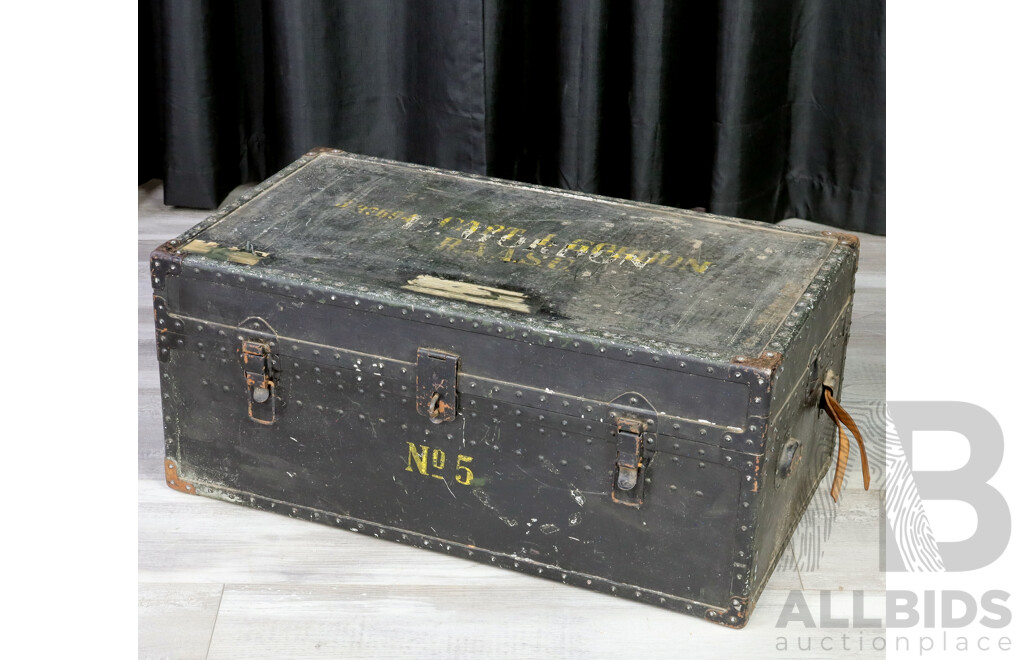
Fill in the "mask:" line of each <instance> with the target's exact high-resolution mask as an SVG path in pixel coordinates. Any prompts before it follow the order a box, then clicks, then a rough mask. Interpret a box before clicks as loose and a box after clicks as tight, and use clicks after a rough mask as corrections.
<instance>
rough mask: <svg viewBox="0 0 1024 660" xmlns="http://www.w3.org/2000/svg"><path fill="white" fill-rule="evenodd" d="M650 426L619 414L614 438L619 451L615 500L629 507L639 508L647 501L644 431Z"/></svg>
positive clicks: (613, 492) (614, 490)
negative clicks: (645, 496) (645, 493)
mask: <svg viewBox="0 0 1024 660" xmlns="http://www.w3.org/2000/svg"><path fill="white" fill-rule="evenodd" d="M646 428H647V426H646V424H644V423H643V422H641V421H640V420H637V419H631V418H629V417H619V418H618V419H617V420H616V431H615V437H616V441H617V445H618V453H617V455H616V459H615V482H614V483H613V484H612V500H613V501H615V502H618V503H619V504H625V505H626V506H632V507H639V506H640V505H641V504H643V501H644V472H645V468H646V463H645V461H644V444H645V442H644V431H645V430H646Z"/></svg>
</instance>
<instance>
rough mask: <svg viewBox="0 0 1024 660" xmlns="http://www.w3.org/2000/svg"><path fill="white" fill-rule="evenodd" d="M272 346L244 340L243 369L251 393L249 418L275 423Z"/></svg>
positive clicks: (275, 406)
mask: <svg viewBox="0 0 1024 660" xmlns="http://www.w3.org/2000/svg"><path fill="white" fill-rule="evenodd" d="M272 368H273V365H272V364H271V357H270V347H269V346H267V345H266V344H264V343H263V342H258V341H243V342H242V370H243V371H244V373H245V385H246V388H247V389H248V393H249V419H251V420H252V421H254V422H258V423H260V424H267V425H270V424H273V423H274V419H275V418H276V415H277V405H276V402H275V399H276V397H275V396H274V380H273V372H272Z"/></svg>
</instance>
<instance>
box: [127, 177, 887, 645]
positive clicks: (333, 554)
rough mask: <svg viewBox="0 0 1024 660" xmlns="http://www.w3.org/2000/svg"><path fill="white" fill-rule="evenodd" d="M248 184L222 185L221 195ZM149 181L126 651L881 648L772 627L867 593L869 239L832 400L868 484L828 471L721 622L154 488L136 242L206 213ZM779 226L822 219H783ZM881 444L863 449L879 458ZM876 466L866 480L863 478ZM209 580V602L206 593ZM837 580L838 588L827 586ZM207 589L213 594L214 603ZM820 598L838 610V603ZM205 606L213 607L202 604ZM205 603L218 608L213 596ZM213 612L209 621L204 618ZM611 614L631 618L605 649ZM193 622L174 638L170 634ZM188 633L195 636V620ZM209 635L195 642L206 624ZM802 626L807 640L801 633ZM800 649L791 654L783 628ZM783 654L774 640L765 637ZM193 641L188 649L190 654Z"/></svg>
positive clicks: (873, 404) (149, 362)
mask: <svg viewBox="0 0 1024 660" xmlns="http://www.w3.org/2000/svg"><path fill="white" fill-rule="evenodd" d="M247 188H248V187H245V186H243V187H241V188H239V189H236V190H235V191H234V192H233V193H232V198H233V197H234V196H237V195H239V194H241V193H242V192H243V191H244V190H246V189H247ZM162 197H163V191H162V188H161V187H160V186H159V184H158V183H156V182H150V183H147V184H145V185H143V186H140V187H139V243H138V250H139V254H138V258H139V265H138V278H139V289H138V299H139V579H140V590H139V649H140V655H141V656H142V657H170V658H179V657H181V658H185V657H204V656H203V654H204V653H205V648H206V646H205V644H206V643H207V641H209V643H210V647H209V649H210V657H211V658H270V657H273V658H278V657H280V658H306V657H314V658H315V657H351V658H360V657H398V656H401V657H417V658H419V657H438V656H444V655H459V656H465V657H484V656H486V657H516V658H521V657H538V656H540V655H544V656H546V657H551V658H568V657H572V658H577V657H616V658H618V657H621V656H622V655H623V653H624V652H626V653H628V654H629V655H634V654H636V653H640V654H641V655H643V656H644V657H652V658H654V657H672V658H678V657H695V658H703V657H723V656H727V655H731V654H734V653H742V654H745V655H747V656H753V657H792V656H794V655H795V656H798V657H801V658H819V657H821V658H824V657H834V653H828V652H825V651H822V650H821V647H820V644H818V642H820V640H821V638H822V637H825V636H829V635H836V636H838V635H839V634H840V633H841V632H844V633H847V634H848V635H850V636H851V638H853V639H857V638H858V635H859V636H860V638H861V639H862V640H864V639H866V640H867V642H866V643H867V647H866V648H867V650H866V651H864V652H860V651H859V650H858V649H857V648H856V646H854V647H853V651H852V652H848V653H844V655H845V656H847V657H881V654H880V653H877V652H874V651H872V650H871V649H870V642H871V640H872V639H873V638H875V637H877V631H861V630H844V631H835V630H828V629H826V630H811V631H806V630H803V628H802V626H790V627H789V628H787V629H781V630H780V629H776V628H775V624H776V622H777V618H778V616H779V613H780V611H781V610H782V604H783V603H784V602H785V601H786V598H787V596H788V595H789V594H790V590H801V589H802V590H803V591H801V592H800V593H802V594H804V596H805V597H806V600H807V603H808V605H809V606H810V608H811V611H812V612H813V613H815V616H817V607H818V601H817V599H818V590H822V589H829V590H834V591H835V592H837V593H840V594H846V593H849V592H850V591H851V590H866V591H867V592H868V597H869V599H870V598H874V599H875V600H876V601H879V600H880V599H881V598H882V593H883V590H884V576H883V575H882V574H881V573H880V572H879V570H878V529H879V525H878V521H879V501H880V500H879V497H880V494H881V493H880V490H879V488H880V486H881V485H882V477H883V473H884V464H883V461H882V460H879V459H878V456H884V446H883V444H882V442H883V440H884V407H883V402H884V400H885V239H884V238H880V237H873V236H866V235H861V241H862V242H861V263H860V270H859V271H858V274H857V294H856V297H855V301H854V321H853V327H852V334H851V338H850V345H849V355H848V361H847V373H846V382H845V384H844V391H843V402H844V405H846V406H847V407H848V408H849V409H850V410H851V412H852V413H853V414H854V416H855V418H856V419H857V420H858V422H859V423H860V424H861V426H862V428H863V430H864V431H865V434H866V435H867V436H868V446H869V453H870V454H871V455H872V458H875V465H874V469H873V471H872V474H873V479H876V481H875V482H874V483H873V484H872V489H871V491H869V492H867V493H864V492H863V490H861V488H860V486H859V483H858V482H857V481H856V479H859V471H860V469H859V465H858V461H859V458H857V456H856V452H855V451H854V452H853V454H854V455H853V456H851V463H850V467H849V468H848V471H847V475H848V477H847V478H848V481H847V484H846V487H845V488H844V492H843V496H842V499H841V501H840V504H839V505H838V506H836V505H834V504H830V502H831V500H830V499H828V498H827V491H828V485H829V483H830V481H831V473H829V476H828V478H827V479H826V481H825V483H823V485H822V487H821V489H820V492H819V493H818V495H817V497H816V499H815V502H814V503H813V504H812V506H811V509H810V511H809V513H808V515H807V517H805V519H804V520H803V521H802V522H801V525H800V527H798V530H797V534H796V536H795V537H794V543H793V544H791V546H790V548H789V549H788V551H787V553H786V559H784V561H782V562H781V563H780V565H779V567H778V569H777V570H776V572H775V573H774V574H773V576H772V578H771V580H770V581H769V584H768V587H767V589H766V591H765V593H764V594H763V595H762V597H761V600H760V602H759V604H758V607H757V609H756V610H755V613H754V617H753V619H752V622H751V624H750V625H749V626H748V627H747V629H745V630H744V631H741V632H738V631H733V630H729V629H725V628H722V627H719V626H715V625H713V624H708V623H705V622H702V621H699V620H696V619H691V618H689V617H685V616H681V615H676V614H673V613H670V612H665V611H662V610H659V609H657V608H654V607H650V606H644V605H639V604H637V603H633V602H629V601H624V600H619V599H616V598H611V597H609V596H604V595H601V594H596V593H592V592H588V591H586V590H582V589H577V588H573V587H566V586H563V585H560V584H557V583H553V582H549V581H547V580H541V579H538V578H533V577H529V576H526V575H522V574H519V573H515V572H511V571H504V570H500V569H495V568H491V567H489V566H483V565H480V564H476V563H474V562H469V561H466V560H463V559H458V558H454V557H447V556H444V555H441V554H437V553H432V552H424V551H422V550H418V549H414V548H409V547H407V546H402V545H398V544H394V543H388V542H383V541H378V540H376V539H373V538H369V537H365V536H362V535H358V534H353V533H349V532H344V531H339V530H336V529H331V528H328V527H324V526H321V525H316V524H311V523H308V522H304V521H298V520H291V519H288V518H286V517H282V516H277V515H270V514H267V513H262V512H257V511H252V510H249V509H246V508H244V507H239V506H235V505H232V504H227V503H223V502H218V501H214V500H209V499H206V498H200V497H195V496H190V495H184V494H182V493H178V492H176V491H172V490H170V489H169V488H167V487H166V485H165V484H164V482H163V467H162V458H163V431H162V422H161V412H160V393H159V382H158V370H157V364H156V359H155V355H156V348H155V342H154V335H153V330H152V326H151V324H152V297H151V296H152V292H151V290H150V287H149V280H148V256H149V252H150V251H151V250H152V249H153V248H154V247H156V246H157V245H159V244H160V243H162V242H163V241H165V240H167V239H168V238H171V237H173V236H176V235H178V234H180V233H181V232H183V231H184V230H186V229H188V228H189V227H191V226H192V225H193V224H195V223H197V222H200V221H202V220H203V219H205V218H206V217H207V216H208V215H210V212H209V211H196V210H183V209H171V208H168V207H164V206H163V204H162ZM784 224H788V225H794V226H800V227H807V228H812V229H816V230H821V229H825V227H823V226H820V225H814V224H813V223H806V222H804V221H799V220H789V221H786V222H785V223H784ZM880 452H881V453H880ZM876 475H877V476H876ZM221 585H227V586H226V587H224V597H223V600H221V598H220V594H221V588H222V587H221ZM840 590H842V591H840ZM214 594H216V600H215V599H214ZM844 602H845V601H843V600H842V599H840V601H839V603H838V607H839V608H840V613H841V610H842V608H843V607H844V606H845V605H844V604H843V603H844ZM218 603H219V606H218ZM218 607H219V609H218ZM214 621H216V625H215V626H214V623H213V622H214ZM623 625H625V626H626V628H628V629H630V630H635V631H639V632H638V633H637V634H636V635H634V636H633V637H631V638H630V642H631V643H630V645H629V648H628V650H624V649H623V646H622V641H621V640H622V633H621V631H622V629H623ZM186 629H187V630H190V631H195V634H190V635H188V640H187V643H184V644H183V643H182V640H181V639H180V637H181V631H182V630H186ZM203 630H205V631H206V637H205V640H204V641H203V642H202V644H199V641H198V640H201V639H203V638H202V634H200V633H201V631H203ZM211 631H212V633H213V637H212V641H210V639H211V638H210V636H209V634H210V632H211ZM808 633H809V636H810V637H811V638H813V639H811V640H808ZM798 636H800V637H802V640H803V643H808V642H810V643H811V646H812V650H811V651H804V650H802V649H801V650H794V649H796V644H797V637H798ZM780 639H781V640H783V641H786V642H788V643H789V651H788V652H785V653H782V652H778V651H776V644H777V643H778V641H779V640H780ZM199 649H202V652H201V653H200V651H199Z"/></svg>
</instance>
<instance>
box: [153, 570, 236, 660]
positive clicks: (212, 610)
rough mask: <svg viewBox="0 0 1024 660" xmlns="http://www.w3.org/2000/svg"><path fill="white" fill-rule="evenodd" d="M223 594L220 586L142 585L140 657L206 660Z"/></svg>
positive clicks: (168, 659) (169, 659)
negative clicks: (204, 659)
mask: <svg viewBox="0 0 1024 660" xmlns="http://www.w3.org/2000/svg"><path fill="white" fill-rule="evenodd" d="M222 592H223V585H219V584H152V583H143V584H140V585H139V632H140V634H139V658H143V659H145V660H150V659H153V660H157V659H160V660H202V659H203V658H205V657H206V654H207V651H208V650H209V648H210V639H211V638H212V637H213V627H214V624H215V622H216V621H217V611H218V609H219V608H220V597H221V593H222Z"/></svg>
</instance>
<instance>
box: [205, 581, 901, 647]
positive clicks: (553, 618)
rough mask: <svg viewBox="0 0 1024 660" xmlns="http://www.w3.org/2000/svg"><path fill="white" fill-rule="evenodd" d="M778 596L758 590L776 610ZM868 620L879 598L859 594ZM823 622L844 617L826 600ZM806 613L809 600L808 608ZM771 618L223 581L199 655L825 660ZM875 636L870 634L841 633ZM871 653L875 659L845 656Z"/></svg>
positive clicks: (600, 601)
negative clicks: (738, 621)
mask: <svg viewBox="0 0 1024 660" xmlns="http://www.w3.org/2000/svg"><path fill="white" fill-rule="evenodd" d="M787 594H788V592H786V591H778V590H772V591H769V592H766V593H765V595H764V599H763V601H762V605H764V606H766V607H765V609H768V610H771V612H772V613H773V614H774V612H776V611H779V610H781V607H782V604H783V603H784V602H785V600H786V598H787ZM865 600H866V602H867V608H866V609H867V612H868V614H869V616H871V615H875V613H877V612H878V611H880V609H881V603H882V601H883V600H884V598H883V597H882V596H881V594H880V593H870V594H866V598H865ZM835 602H836V605H837V608H836V610H835V612H834V615H835V616H837V617H839V616H849V613H848V612H847V609H848V608H847V606H846V604H845V601H844V600H842V599H837V600H836V601H835ZM808 606H809V607H810V609H811V612H812V613H814V615H815V616H817V615H818V607H817V601H816V600H815V601H814V602H811V601H808ZM776 621H777V619H776V616H765V617H759V618H754V619H752V621H751V623H750V624H749V625H748V627H747V628H746V629H744V630H743V631H736V630H732V629H728V628H724V627H721V626H715V625H711V624H707V623H705V622H702V621H699V620H697V619H693V618H690V617H685V616H680V615H678V614H674V613H672V612H667V611H664V610H660V609H657V608H654V607H650V606H640V607H638V606H636V604H635V603H631V602H628V601H625V600H620V599H617V598H611V597H608V596H603V595H601V594H595V593H592V592H587V591H583V590H579V589H571V588H564V587H562V586H561V585H558V584H544V583H539V584H530V585H522V586H519V585H517V586H510V587H506V588H503V589H502V590H500V591H487V590H483V589H478V588H473V587H467V586H465V585H461V584H457V583H456V584H448V585H418V584H412V585H396V584H385V585H361V586H360V585H351V586H349V585H343V586H334V585H332V586H320V585H301V586H295V585H287V586H282V585H239V586H234V585H228V586H227V587H226V588H225V591H224V599H223V602H222V605H221V610H220V615H219V618H218V621H217V629H216V631H215V633H214V636H213V641H212V643H211V645H210V656H209V657H210V659H211V660H228V659H235V658H237V659H242V658H280V659H282V660H284V659H289V658H335V657H345V658H428V657H429V658H434V657H444V658H455V657H468V658H477V657H482V658H514V659H516V660H519V659H521V658H548V659H551V660H556V659H559V658H573V659H576V658H614V659H615V660H620V659H621V658H623V657H638V658H694V659H701V658H716V659H717V658H724V657H731V656H734V655H742V656H746V657H757V658H772V657H801V658H803V657H807V658H825V657H834V655H831V654H828V653H826V652H824V651H821V650H820V642H819V650H818V652H817V653H814V652H809V653H799V654H797V653H779V652H777V651H776V650H775V646H776V644H778V639H779V637H785V638H792V639H793V644H794V645H795V643H796V637H797V635H798V634H799V635H801V636H803V637H805V638H806V637H808V634H809V635H810V636H811V637H814V638H817V639H819V640H820V638H821V637H824V636H827V635H830V634H831V633H829V632H828V631H824V632H823V631H817V630H811V631H806V630H804V629H803V628H802V625H800V624H797V625H792V626H790V627H788V628H785V629H776V628H775V624H776ZM844 632H846V633H847V634H850V635H865V636H868V637H871V638H873V637H876V636H878V635H879V634H880V632H879V631H875V630H862V629H852V630H845V631H844ZM857 655H859V657H872V656H873V657H882V654H881V653H868V654H857Z"/></svg>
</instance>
